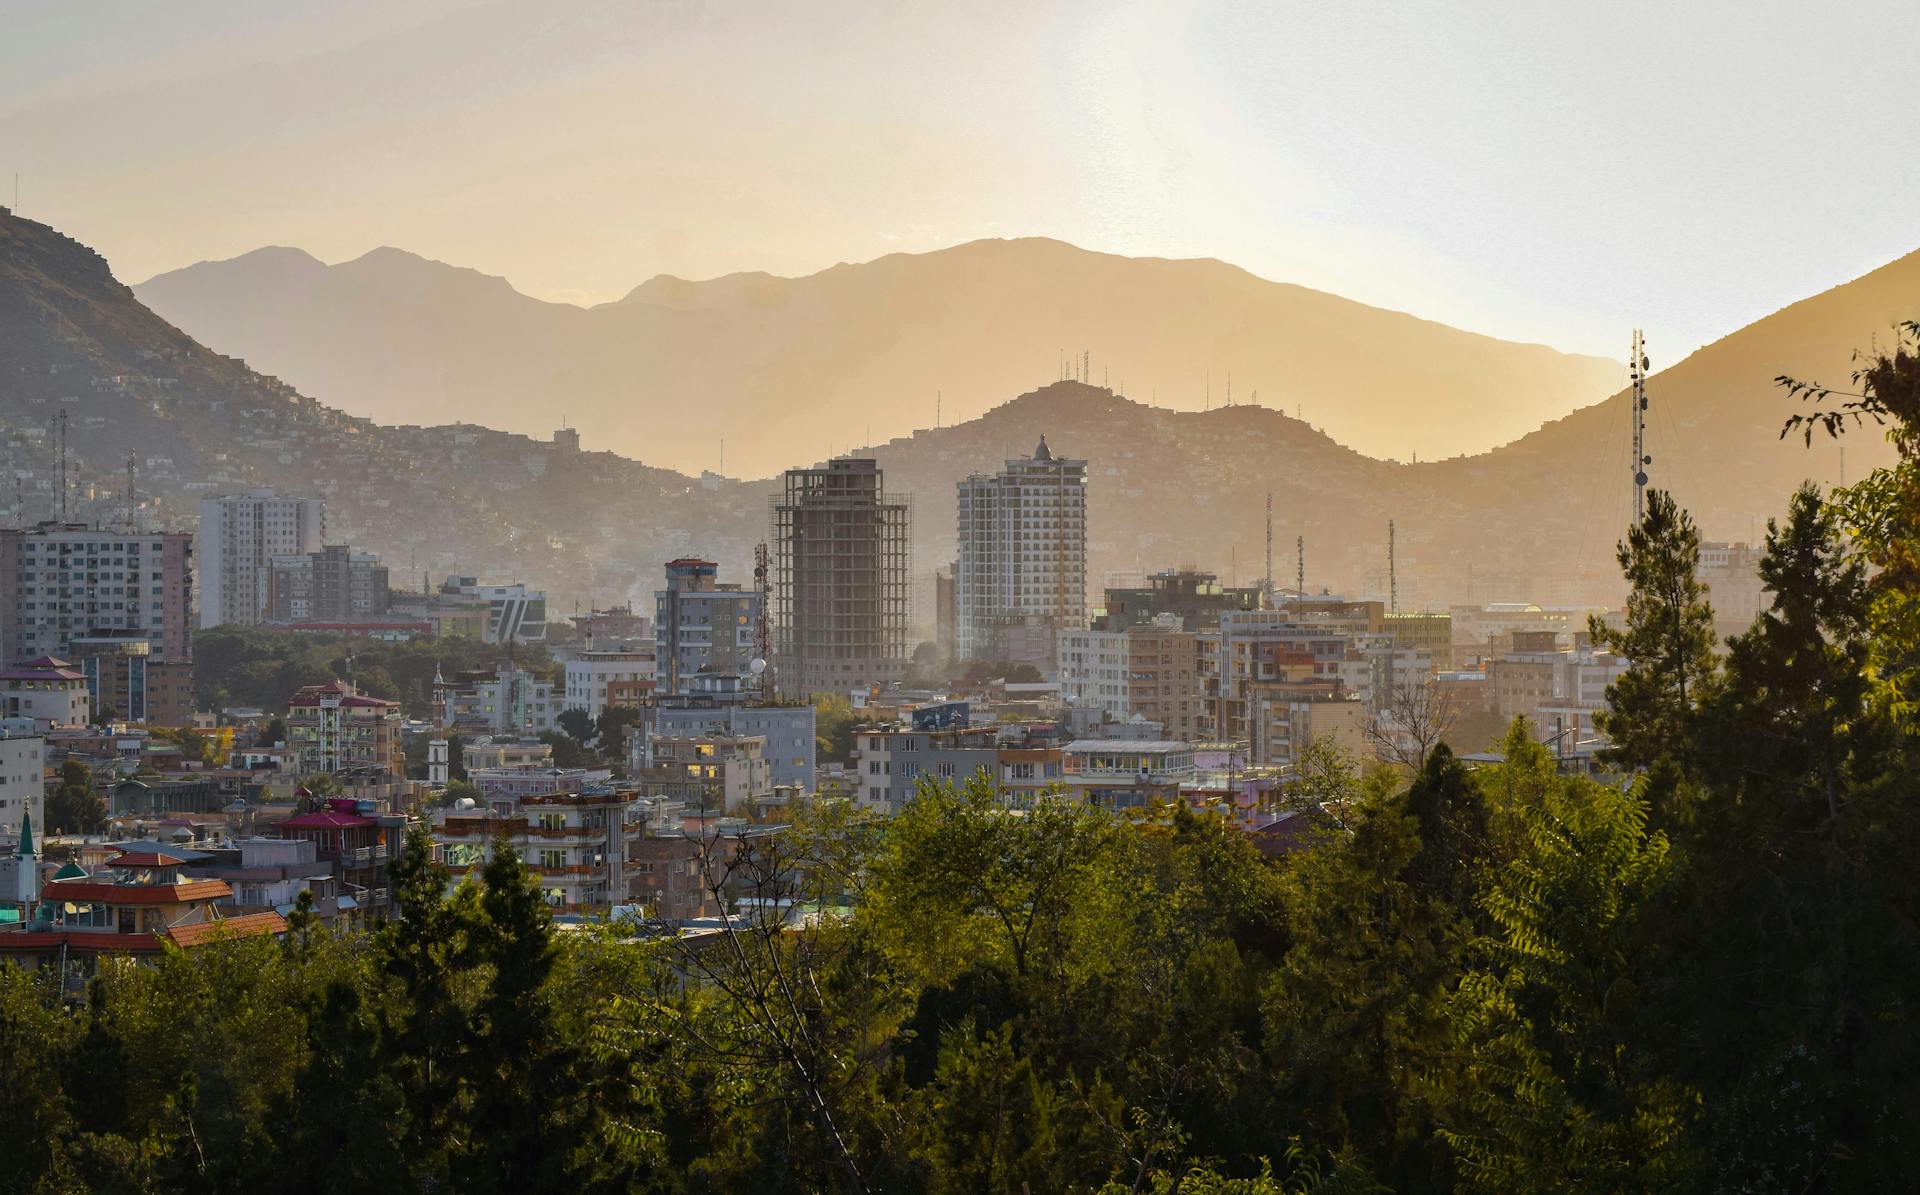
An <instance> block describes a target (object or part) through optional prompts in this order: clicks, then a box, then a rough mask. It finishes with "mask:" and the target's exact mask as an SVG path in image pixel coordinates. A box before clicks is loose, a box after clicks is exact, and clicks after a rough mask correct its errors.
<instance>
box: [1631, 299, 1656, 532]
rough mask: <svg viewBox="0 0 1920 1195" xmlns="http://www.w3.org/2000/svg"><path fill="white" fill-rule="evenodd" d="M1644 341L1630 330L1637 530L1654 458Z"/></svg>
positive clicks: (1644, 514) (1645, 500) (1642, 516)
mask: <svg viewBox="0 0 1920 1195" xmlns="http://www.w3.org/2000/svg"><path fill="white" fill-rule="evenodd" d="M1647 364H1648V362H1647V341H1646V338H1645V337H1644V336H1642V335H1641V334H1640V329H1638V328H1635V329H1634V330H1633V357H1632V359H1631V360H1630V361H1628V363H1627V369H1628V371H1629V372H1630V373H1631V375H1632V377H1633V522H1634V525H1635V526H1639V524H1640V520H1641V519H1643V518H1645V517H1646V515H1647V466H1648V465H1651V464H1652V463H1653V457H1652V456H1650V455H1648V453H1647Z"/></svg>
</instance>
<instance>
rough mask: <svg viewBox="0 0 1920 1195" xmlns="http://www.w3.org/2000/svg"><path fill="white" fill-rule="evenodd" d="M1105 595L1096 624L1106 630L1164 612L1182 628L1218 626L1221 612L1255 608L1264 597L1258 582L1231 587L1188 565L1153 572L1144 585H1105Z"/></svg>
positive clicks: (1193, 629)
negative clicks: (1177, 619)
mask: <svg viewBox="0 0 1920 1195" xmlns="http://www.w3.org/2000/svg"><path fill="white" fill-rule="evenodd" d="M1106 598H1107V604H1106V609H1105V611H1104V612H1103V613H1102V615H1101V621H1100V623H1099V625H1100V627H1101V628H1102V629H1104V630H1109V631H1123V630H1125V629H1127V628H1128V627H1130V626H1133V625H1134V624H1136V623H1142V622H1152V621H1154V620H1155V619H1157V618H1159V617H1161V616H1162V615H1167V614H1172V615H1175V616H1176V617H1178V618H1179V619H1180V626H1181V629H1183V630H1188V631H1198V630H1204V629H1206V628H1208V627H1212V626H1218V625H1219V623H1220V616H1221V615H1223V614H1227V613H1231V612H1233V611H1248V610H1258V609H1260V608H1261V606H1262V603H1263V601H1264V595H1263V594H1262V593H1261V591H1260V587H1259V586H1258V585H1249V586H1246V587H1244V588H1234V587H1231V586H1226V585H1222V584H1220V578H1219V577H1217V576H1215V575H1214V574H1212V573H1201V572H1194V571H1192V570H1191V569H1168V570H1166V571H1165V572H1158V573H1155V574H1153V575H1152V576H1151V577H1148V578H1147V584H1146V585H1145V586H1144V587H1143V588H1137V589H1135V588H1113V589H1108V590H1107V592H1106Z"/></svg>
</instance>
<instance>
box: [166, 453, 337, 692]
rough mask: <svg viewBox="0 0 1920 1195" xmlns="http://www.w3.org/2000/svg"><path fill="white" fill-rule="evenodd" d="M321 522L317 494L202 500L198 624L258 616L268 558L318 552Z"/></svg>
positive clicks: (262, 610)
mask: <svg viewBox="0 0 1920 1195" xmlns="http://www.w3.org/2000/svg"><path fill="white" fill-rule="evenodd" d="M321 527H322V517H321V503H320V499H318V498H287V497H282V496H280V495H278V494H276V493H274V492H273V491H272V490H270V489H266V490H252V491H249V492H248V493H245V494H234V495H229V496H227V497H223V498H205V499H202V500H201V502H200V554H201V562H202V563H201V567H202V568H203V569H204V570H205V576H204V578H203V579H202V584H201V586H200V625H201V626H203V627H217V626H219V625H220V624H222V623H235V624H238V625H242V626H251V625H253V624H254V623H258V622H262V621H264V620H265V618H266V616H267V575H268V566H269V562H270V561H271V560H273V558H274V557H276V556H293V555H299V554H301V553H305V552H317V551H319V550H320V546H321V545H320V537H321ZM169 654H172V653H169ZM180 654H182V655H184V654H185V653H180Z"/></svg>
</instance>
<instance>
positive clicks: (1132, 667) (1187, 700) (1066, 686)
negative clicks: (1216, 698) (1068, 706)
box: [1059, 615, 1208, 741]
mask: <svg viewBox="0 0 1920 1195" xmlns="http://www.w3.org/2000/svg"><path fill="white" fill-rule="evenodd" d="M1059 669H1060V692H1061V696H1063V697H1065V698H1066V699H1067V700H1068V701H1070V702H1072V703H1074V704H1075V705H1088V706H1095V707H1097V708H1099V709H1100V710H1101V711H1102V712H1103V713H1104V714H1105V715H1106V717H1107V719H1108V720H1109V721H1113V722H1125V721H1128V720H1130V719H1132V718H1133V717H1135V716H1136V715H1137V716H1139V717H1142V718H1144V719H1146V720H1147V721H1149V722H1157V723H1159V724H1160V725H1161V727H1162V733H1164V734H1166V735H1167V736H1168V737H1170V738H1179V739H1186V740H1189V741H1191V740H1194V739H1198V738H1200V737H1201V735H1202V731H1203V730H1204V729H1205V728H1206V726H1207V725H1208V719H1207V711H1206V703H1205V701H1204V700H1203V699H1202V697H1201V692H1200V635H1199V634H1198V633H1197V632H1194V631H1185V630H1181V629H1180V627H1179V618H1178V616H1176V615H1162V616H1160V618H1158V619H1156V620H1155V621H1153V622H1151V623H1138V624H1135V625H1133V626H1130V627H1128V628H1127V629H1126V630H1123V631H1068V632H1065V633H1064V634H1062V635H1061V637H1060V663H1059Z"/></svg>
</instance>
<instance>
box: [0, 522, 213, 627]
mask: <svg viewBox="0 0 1920 1195" xmlns="http://www.w3.org/2000/svg"><path fill="white" fill-rule="evenodd" d="M0 594H3V595H5V596H4V597H3V598H0V650H4V651H5V653H6V657H5V658H7V659H9V660H26V659H32V658H33V657H35V656H59V657H61V658H63V659H70V658H72V650H73V641H74V639H75V638H76V637H82V636H87V635H90V634H96V633H98V632H100V631H102V630H138V631H141V632H143V633H145V634H146V635H148V636H149V637H150V638H151V639H152V640H153V642H154V644H155V645H156V646H157V647H158V649H159V652H160V654H161V655H162V656H163V657H164V658H166V659H171V660H187V659H192V658H193V639H192V635H193V628H192V626H191V624H190V622H189V615H190V612H191V610H192V608H193V536H192V535H191V534H189V533H187V532H184V531H167V532H156V533H149V534H137V533H134V532H128V531H109V530H102V529H100V528H96V527H89V526H86V525H84V524H79V523H41V524H39V525H38V526H36V527H34V528H33V529H31V530H25V531H23V530H17V529H9V530H4V531H0Z"/></svg>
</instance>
